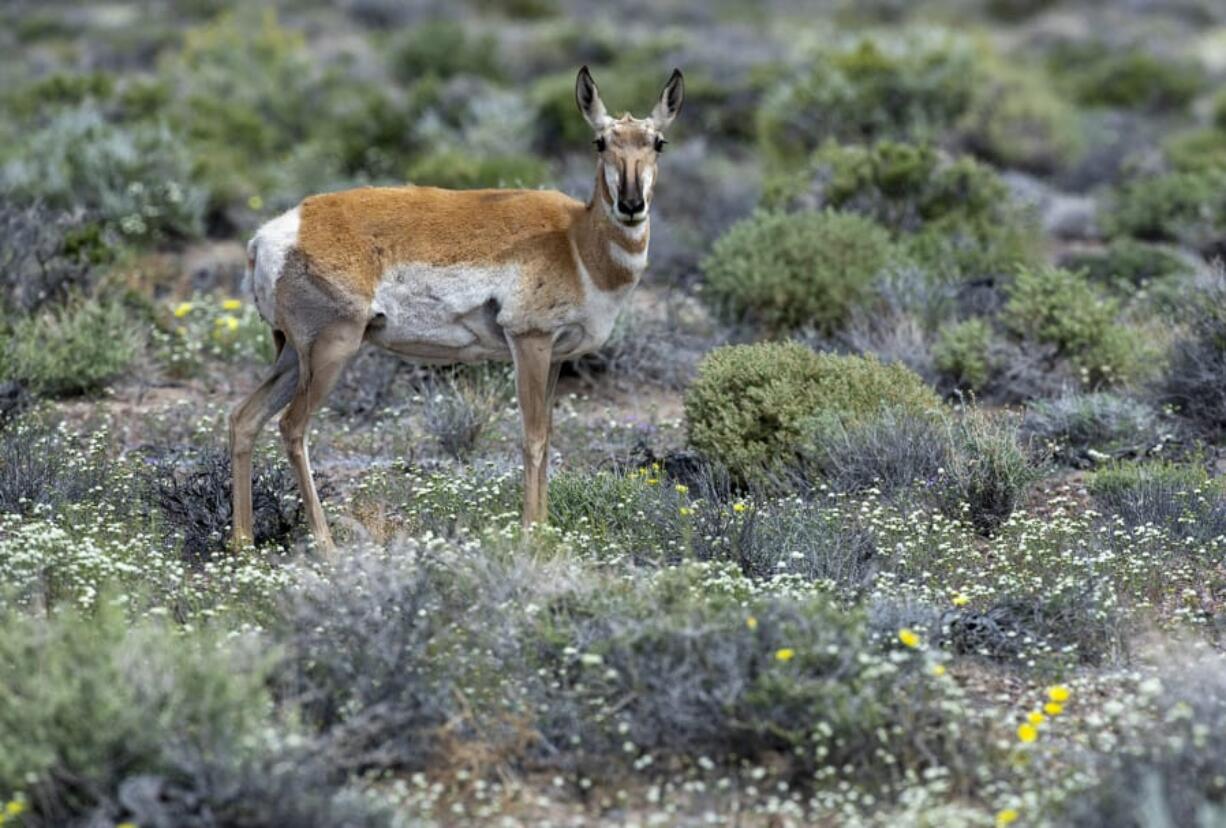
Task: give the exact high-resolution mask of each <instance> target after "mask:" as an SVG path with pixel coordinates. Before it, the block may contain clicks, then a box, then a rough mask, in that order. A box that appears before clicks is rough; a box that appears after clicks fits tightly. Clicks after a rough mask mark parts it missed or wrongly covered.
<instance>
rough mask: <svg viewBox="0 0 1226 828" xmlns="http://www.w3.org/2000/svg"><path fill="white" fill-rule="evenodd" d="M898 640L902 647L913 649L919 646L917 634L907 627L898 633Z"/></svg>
mask: <svg viewBox="0 0 1226 828" xmlns="http://www.w3.org/2000/svg"><path fill="white" fill-rule="evenodd" d="M898 640H899V641H901V642H902V643H903V646H904V647H910V648H912V649H915V648H916V647H918V646H919V645H920V637H919V633H917V632H916V631H915V630H913V629H910V628H908V627H903V628H902V629H901V630H899V631H898Z"/></svg>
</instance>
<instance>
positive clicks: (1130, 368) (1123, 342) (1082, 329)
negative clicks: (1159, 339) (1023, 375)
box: [1002, 266, 1139, 384]
mask: <svg viewBox="0 0 1226 828" xmlns="http://www.w3.org/2000/svg"><path fill="white" fill-rule="evenodd" d="M1008 295H1009V300H1008V302H1007V303H1006V304H1005V307H1004V309H1003V312H1002V317H1003V320H1004V323H1005V325H1006V326H1007V327H1008V328H1009V329H1010V330H1011V331H1013V332H1014V333H1015V334H1017V335H1019V336H1022V337H1026V338H1028V339H1031V340H1033V341H1035V342H1039V343H1043V344H1047V345H1051V346H1053V347H1054V348H1055V349H1056V353H1057V355H1058V356H1060V357H1065V358H1068V359H1069V360H1071V361H1072V362H1073V363H1074V364H1076V365H1077V366H1078V367H1079V368H1081V369H1082V371H1083V372H1084V373H1085V375H1086V378H1087V379H1088V380H1089V381H1090V382H1091V383H1092V384H1112V383H1119V382H1124V381H1127V380H1128V379H1129V378H1131V377H1132V376H1134V375H1135V374H1136V372H1137V371H1138V370H1139V365H1138V358H1139V347H1138V344H1137V343H1136V342H1135V340H1134V339H1133V337H1132V335H1131V334H1130V333H1129V332H1128V331H1127V330H1126V329H1124V328H1123V327H1121V326H1120V325H1118V324H1117V322H1116V317H1117V316H1118V314H1119V304H1118V302H1117V301H1116V300H1115V299H1113V298H1111V297H1108V296H1105V295H1103V294H1102V293H1101V292H1100V291H1098V290H1096V289H1095V288H1094V286H1092V285H1091V284H1090V283H1089V280H1088V279H1087V278H1086V274H1085V273H1084V272H1082V271H1072V270H1065V269H1063V268H1057V267H1050V266H1045V267H1037V268H1023V269H1021V270H1019V271H1018V273H1017V276H1016V277H1015V278H1014V280H1013V282H1012V283H1011V284H1010V285H1009V287H1008Z"/></svg>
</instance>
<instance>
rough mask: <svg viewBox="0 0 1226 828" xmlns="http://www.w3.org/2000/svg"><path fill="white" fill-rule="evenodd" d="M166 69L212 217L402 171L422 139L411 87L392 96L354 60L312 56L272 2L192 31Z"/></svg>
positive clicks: (171, 112)
mask: <svg viewBox="0 0 1226 828" xmlns="http://www.w3.org/2000/svg"><path fill="white" fill-rule="evenodd" d="M162 74H163V76H164V77H165V79H166V82H167V84H168V85H169V87H170V89H171V90H172V100H171V105H170V106H169V108H168V114H167V117H168V118H169V120H170V121H171V123H172V124H173V125H174V126H175V127H176V129H177V131H178V132H179V133H180V134H182V135H183V136H184V138H185V141H186V144H187V145H188V146H189V147H190V148H191V152H192V157H193V159H194V161H195V172H196V175H197V177H198V179H199V180H200V181H201V182H203V183H204V185H205V186H207V188H208V190H209V205H208V206H209V220H210V223H211V224H212V225H214V226H218V227H221V228H227V227H229V226H230V225H231V224H233V223H235V222H236V221H237V219H236V217H235V214H234V211H235V210H242V209H247V206H248V205H255V206H254V207H251V209H253V210H256V211H258V210H259V209H261V206H262V205H264V204H267V205H269V206H270V207H274V208H277V207H283V206H289V205H290V204H292V203H294V202H296V201H297V200H298V199H299V198H301V196H302V194H303V192H304V190H305V191H309V190H310V189H325V188H331V189H337V188H339V186H341V185H342V183H343V182H352V180H353V178H354V177H358V178H359V180H360V179H361V176H362V175H367V176H393V175H394V176H397V177H398V176H399V175H401V174H402V171H403V168H404V164H405V163H406V162H407V159H408V158H409V157H410V156H411V154H412V153H413V152H414V151H415V150H416V149H418V146H417V142H416V140H415V134H414V125H415V123H416V122H417V121H418V119H419V116H420V114H421V112H420V108H421V106H422V105H423V101H421V100H419V99H418V98H417V97H416V95H417V92H418V90H417V89H413V90H410V93H409V94H408V95H407V96H404V97H403V98H397V97H392V96H390V95H389V94H388V93H387V92H386V91H385V90H384V89H383V88H382V87H381V86H380V85H379V84H377V83H372V82H371V81H370V79H366V80H363V79H361V78H360V77H358V76H357V74H356V72H355V71H354V69H353V68H352V67H348V66H345V65H343V64H341V63H340V62H336V61H333V62H329V61H323V60H319V59H318V58H317V57H316V56H313V55H312V54H311V53H310V52H309V51H308V49H307V48H306V43H305V40H304V38H303V36H302V34H301V33H300V32H295V31H292V30H290V29H288V28H285V27H283V26H281V25H280V24H279V23H278V21H277V18H276V15H275V13H273V12H271V11H266V12H263V13H260V12H257V11H255V10H253V9H245V10H240V11H238V12H231V13H226V14H222V15H219V16H218V17H217V18H216V19H214V20H212V21H210V22H209V23H207V24H204V25H201V26H197V27H194V28H191V29H188V30H187V31H186V33H185V36H184V42H183V46H182V48H181V49H180V50H178V51H176V52H175V53H174V55H173V57H172V58H171V59H169V60H167V61H166V63H165V66H164V67H163V71H162ZM427 86H429V84H423V87H427ZM427 97H428V96H427ZM240 217H241V215H240Z"/></svg>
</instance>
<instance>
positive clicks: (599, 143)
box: [592, 138, 609, 152]
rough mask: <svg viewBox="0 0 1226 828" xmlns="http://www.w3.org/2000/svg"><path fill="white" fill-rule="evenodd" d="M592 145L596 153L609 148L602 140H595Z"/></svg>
mask: <svg viewBox="0 0 1226 828" xmlns="http://www.w3.org/2000/svg"><path fill="white" fill-rule="evenodd" d="M592 143H593V144H595V145H596V152H604V151H605V150H606V149H608V148H609V143H608V142H607V141H606V140H605V139H603V138H597V139H596V140H595V141H593V142H592Z"/></svg>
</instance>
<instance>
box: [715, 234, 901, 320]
mask: <svg viewBox="0 0 1226 828" xmlns="http://www.w3.org/2000/svg"><path fill="white" fill-rule="evenodd" d="M896 260H897V253H896V251H895V249H894V247H893V245H892V243H891V241H890V237H889V234H888V233H887V232H886V231H885V230H883V229H882V228H880V227H878V226H877V225H875V224H874V223H873V222H872V221H869V220H868V219H865V218H862V217H860V216H855V215H850V214H842V213H834V212H823V213H795V214H780V213H758V214H756V215H754V216H752V217H750V218H748V219H745V220H743V221H741V222H738V223H737V224H735V225H733V227H732V228H731V229H730V230H729V231H728V232H727V233H726V234H724V235H723V236H722V237H721V238H720V239H719V240H718V241H716V242H715V246H714V247H713V248H712V250H711V255H710V256H708V257H707V259H706V260H705V261H704V262H703V270H704V272H705V273H706V286H705V289H704V292H703V295H704V297H705V298H706V299H707V300H708V301H709V302H710V303H711V304H712V305H713V306H714V307H715V308H716V309H717V310H718V311H719V312H720V313H722V314H723V315H724V316H725V317H727V318H730V319H733V320H748V321H752V322H755V323H757V324H759V325H762V326H763V327H765V328H766V329H767V330H769V331H771V332H772V333H776V334H778V333H784V332H786V331H789V330H792V329H795V328H799V327H812V328H815V329H817V330H819V331H821V332H823V333H831V332H834V331H837V330H839V329H840V328H842V327H843V325H845V324H846V323H847V320H848V317H849V316H850V314H851V311H852V309H853V308H855V307H856V306H858V305H860V304H861V303H863V302H865V301H867V300H868V298H869V297H870V296H871V291H872V282H873V280H874V278H875V277H876V276H877V275H878V274H880V273H881V272H882V271H883V270H885V269H886V268H887V267H889V266H890V265H891V264H892V263H894V262H895V261H896Z"/></svg>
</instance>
